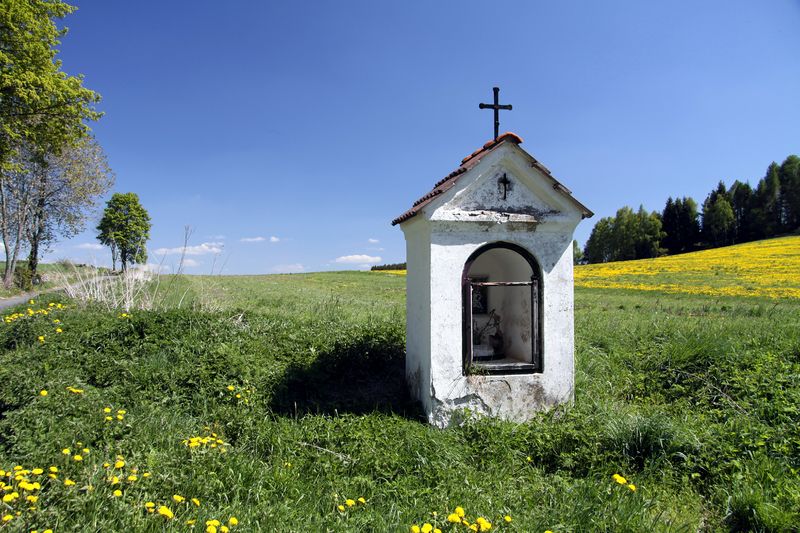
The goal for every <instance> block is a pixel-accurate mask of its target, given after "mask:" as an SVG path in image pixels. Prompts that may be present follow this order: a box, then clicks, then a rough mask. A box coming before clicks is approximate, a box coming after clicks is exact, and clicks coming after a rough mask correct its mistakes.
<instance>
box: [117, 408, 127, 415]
mask: <svg viewBox="0 0 800 533" xmlns="http://www.w3.org/2000/svg"><path fill="white" fill-rule="evenodd" d="M117 414H118V415H127V414H128V411H126V410H125V409H119V410H118V411H117Z"/></svg>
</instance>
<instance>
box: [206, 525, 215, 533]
mask: <svg viewBox="0 0 800 533" xmlns="http://www.w3.org/2000/svg"><path fill="white" fill-rule="evenodd" d="M206 533H217V527H216V526H206Z"/></svg>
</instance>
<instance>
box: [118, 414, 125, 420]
mask: <svg viewBox="0 0 800 533" xmlns="http://www.w3.org/2000/svg"><path fill="white" fill-rule="evenodd" d="M124 419H125V417H124V416H122V415H117V420H120V421H122V420H124Z"/></svg>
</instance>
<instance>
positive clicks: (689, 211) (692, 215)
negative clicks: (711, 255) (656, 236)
mask: <svg viewBox="0 0 800 533" xmlns="http://www.w3.org/2000/svg"><path fill="white" fill-rule="evenodd" d="M661 221H662V224H663V227H662V229H663V231H664V238H663V239H662V241H661V244H662V245H663V246H664V248H666V250H667V251H668V252H669V253H672V254H676V253H680V252H688V251H691V250H692V249H693V248H694V247H695V245H696V244H697V241H698V238H699V236H700V223H699V222H698V214H697V204H696V203H695V201H694V200H692V199H691V198H686V197H684V198H677V199H675V200H674V201H673V200H672V198H669V199H668V200H667V204H666V205H665V206H664V211H663V212H662V214H661Z"/></svg>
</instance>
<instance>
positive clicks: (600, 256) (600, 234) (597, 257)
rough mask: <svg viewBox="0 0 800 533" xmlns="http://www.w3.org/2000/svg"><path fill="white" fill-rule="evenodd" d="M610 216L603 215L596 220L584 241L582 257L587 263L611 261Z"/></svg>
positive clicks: (611, 220) (611, 221)
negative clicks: (587, 238)
mask: <svg viewBox="0 0 800 533" xmlns="http://www.w3.org/2000/svg"><path fill="white" fill-rule="evenodd" d="M613 220H614V219H612V218H611V217H603V218H601V219H600V220H598V221H597V224H595V225H594V227H593V228H592V233H591V234H590V235H589V240H587V241H586V246H585V247H584V249H583V257H584V259H586V262H587V263H605V262H607V261H612V258H611V257H612V254H611V240H612V237H611V225H612V223H613Z"/></svg>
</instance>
